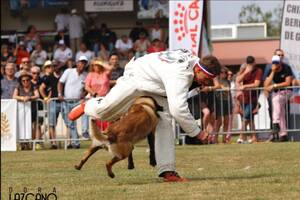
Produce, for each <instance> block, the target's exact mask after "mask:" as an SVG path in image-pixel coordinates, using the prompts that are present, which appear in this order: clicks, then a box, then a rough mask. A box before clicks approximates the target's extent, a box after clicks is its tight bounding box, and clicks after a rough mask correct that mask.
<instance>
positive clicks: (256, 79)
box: [236, 56, 263, 144]
mask: <svg viewBox="0 0 300 200" xmlns="http://www.w3.org/2000/svg"><path fill="white" fill-rule="evenodd" d="M246 63H247V65H246V67H245V68H243V70H242V71H241V72H240V74H239V75H238V76H237V80H236V81H237V83H238V85H239V87H238V89H239V90H242V91H243V95H240V96H239V99H238V100H239V101H240V103H241V105H242V108H243V113H242V118H243V122H242V131H245V130H246V127H247V126H248V125H249V126H250V130H251V131H254V130H255V126H254V114H255V113H254V111H255V109H256V108H257V106H258V96H259V94H258V91H255V90H249V89H251V88H256V87H259V85H260V83H261V78H262V75H263V72H262V70H261V69H260V68H258V67H257V66H256V63H255V58H254V57H253V56H248V57H247V58H246ZM256 141H257V137H256V133H253V134H252V137H251V139H249V140H248V141H247V136H246V135H245V134H242V133H241V134H240V137H239V139H238V141H237V142H238V143H243V144H244V143H253V142H256Z"/></svg>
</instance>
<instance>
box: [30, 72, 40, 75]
mask: <svg viewBox="0 0 300 200" xmlns="http://www.w3.org/2000/svg"><path fill="white" fill-rule="evenodd" d="M31 74H32V75H33V74H40V73H39V72H31Z"/></svg>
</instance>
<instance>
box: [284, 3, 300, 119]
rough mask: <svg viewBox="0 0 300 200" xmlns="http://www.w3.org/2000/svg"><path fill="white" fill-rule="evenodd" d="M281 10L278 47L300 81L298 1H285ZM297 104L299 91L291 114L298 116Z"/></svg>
mask: <svg viewBox="0 0 300 200" xmlns="http://www.w3.org/2000/svg"><path fill="white" fill-rule="evenodd" d="M283 9H284V10H283V17H282V26H281V40H280V46H281V49H283V50H284V52H285V57H286V59H287V62H288V63H289V65H290V66H291V67H292V70H293V73H294V75H295V76H296V78H297V79H300V1H299V0H288V1H287V0H286V1H285V3H284V8H283ZM299 103H300V91H298V92H296V93H295V94H294V97H293V98H292V104H291V112H292V113H298V114H300V106H299Z"/></svg>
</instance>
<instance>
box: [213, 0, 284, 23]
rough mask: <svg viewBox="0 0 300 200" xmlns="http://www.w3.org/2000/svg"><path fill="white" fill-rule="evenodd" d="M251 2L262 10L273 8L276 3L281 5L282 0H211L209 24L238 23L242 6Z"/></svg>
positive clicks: (276, 5)
mask: <svg viewBox="0 0 300 200" xmlns="http://www.w3.org/2000/svg"><path fill="white" fill-rule="evenodd" d="M253 2H254V3H256V4H258V5H259V6H260V7H261V9H262V10H263V11H264V12H265V11H270V10H273V9H274V8H276V7H278V5H281V6H283V0H252V1H250V0H211V15H210V16H211V24H212V25H219V24H232V23H234V24H235V23H238V22H239V17H238V16H239V13H240V11H241V8H242V6H244V5H248V4H251V3H253Z"/></svg>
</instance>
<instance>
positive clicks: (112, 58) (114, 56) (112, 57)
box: [109, 53, 119, 69]
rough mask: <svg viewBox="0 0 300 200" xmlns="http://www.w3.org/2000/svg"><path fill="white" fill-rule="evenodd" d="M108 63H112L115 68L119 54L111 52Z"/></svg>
mask: <svg viewBox="0 0 300 200" xmlns="http://www.w3.org/2000/svg"><path fill="white" fill-rule="evenodd" d="M109 64H110V65H112V67H113V68H114V69H115V68H117V66H118V64H119V56H118V54H116V53H112V54H111V55H110V56H109Z"/></svg>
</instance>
